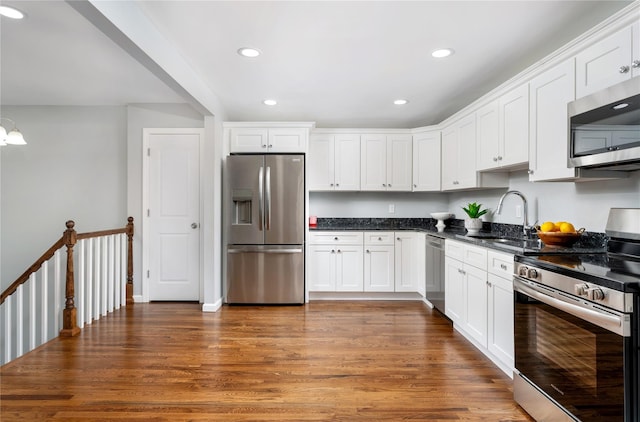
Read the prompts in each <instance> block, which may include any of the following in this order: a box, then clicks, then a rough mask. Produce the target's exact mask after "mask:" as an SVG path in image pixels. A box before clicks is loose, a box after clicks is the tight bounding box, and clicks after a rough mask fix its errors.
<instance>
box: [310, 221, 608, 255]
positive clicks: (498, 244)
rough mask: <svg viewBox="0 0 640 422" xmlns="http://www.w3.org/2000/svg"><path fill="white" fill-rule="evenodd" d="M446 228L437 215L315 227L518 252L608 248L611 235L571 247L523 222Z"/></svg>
mask: <svg viewBox="0 0 640 422" xmlns="http://www.w3.org/2000/svg"><path fill="white" fill-rule="evenodd" d="M446 224H447V227H446V228H445V230H444V231H443V232H438V231H437V229H436V226H435V225H436V220H434V219H433V218H318V226H317V227H315V228H310V229H309V230H310V231H311V232H314V231H376V230H381V231H382V230H384V231H402V230H410V231H417V232H422V233H426V234H429V235H432V236H436V237H440V238H443V239H453V240H459V241H463V242H466V243H470V244H473V245H477V246H482V247H486V248H490V249H494V250H498V251H502V252H507V253H512V254H516V255H542V254H544V255H572V254H573V255H577V254H585V253H590V254H599V253H605V252H606V242H607V237H606V235H605V234H604V233H592V232H585V233H584V234H583V236H582V237H581V238H580V240H579V241H578V242H576V243H575V244H574V245H573V246H571V247H562V246H551V245H545V244H544V243H542V242H540V240H539V239H538V238H537V237H535V238H534V239H524V238H523V235H522V226H518V225H513V224H498V223H488V222H485V223H483V228H482V231H481V232H480V233H479V234H478V235H477V236H468V235H466V230H465V229H464V221H463V220H455V219H452V220H447V221H446Z"/></svg>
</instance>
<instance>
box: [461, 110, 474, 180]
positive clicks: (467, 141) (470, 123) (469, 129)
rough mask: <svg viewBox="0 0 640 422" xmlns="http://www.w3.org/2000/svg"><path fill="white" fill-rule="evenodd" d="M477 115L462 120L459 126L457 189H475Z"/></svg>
mask: <svg viewBox="0 0 640 422" xmlns="http://www.w3.org/2000/svg"><path fill="white" fill-rule="evenodd" d="M476 135H477V134H476V115H475V114H472V115H470V116H467V117H465V118H463V119H462V120H460V122H459V124H458V183H457V184H456V188H474V187H476V186H477V183H478V179H477V175H476Z"/></svg>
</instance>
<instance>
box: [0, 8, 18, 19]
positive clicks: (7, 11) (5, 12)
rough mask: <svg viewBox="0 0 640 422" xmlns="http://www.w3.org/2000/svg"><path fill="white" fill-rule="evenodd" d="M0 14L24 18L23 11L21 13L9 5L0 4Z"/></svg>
mask: <svg viewBox="0 0 640 422" xmlns="http://www.w3.org/2000/svg"><path fill="white" fill-rule="evenodd" d="M0 15H2V16H6V17H8V18H11V19H22V18H24V13H22V12H21V11H19V10H18V9H14V8H13V7H9V6H0Z"/></svg>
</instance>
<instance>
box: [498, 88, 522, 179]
mask: <svg viewBox="0 0 640 422" xmlns="http://www.w3.org/2000/svg"><path fill="white" fill-rule="evenodd" d="M498 104H499V111H500V126H499V127H500V140H499V146H500V153H499V154H498V156H497V157H496V158H497V159H498V161H497V163H498V165H499V166H500V167H509V168H514V167H518V166H523V168H524V167H526V165H527V162H528V161H529V85H528V84H524V85H521V86H519V87H517V88H515V89H512V90H511V91H509V92H508V93H506V94H505V95H503V96H502V97H500V100H499V101H498Z"/></svg>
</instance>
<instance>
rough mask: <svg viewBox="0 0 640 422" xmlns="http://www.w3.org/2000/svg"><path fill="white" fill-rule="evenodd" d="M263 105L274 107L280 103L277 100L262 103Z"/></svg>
mask: <svg viewBox="0 0 640 422" xmlns="http://www.w3.org/2000/svg"><path fill="white" fill-rule="evenodd" d="M262 104H264V105H268V106H274V105H276V104H278V102H277V101H276V100H264V101H262Z"/></svg>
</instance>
